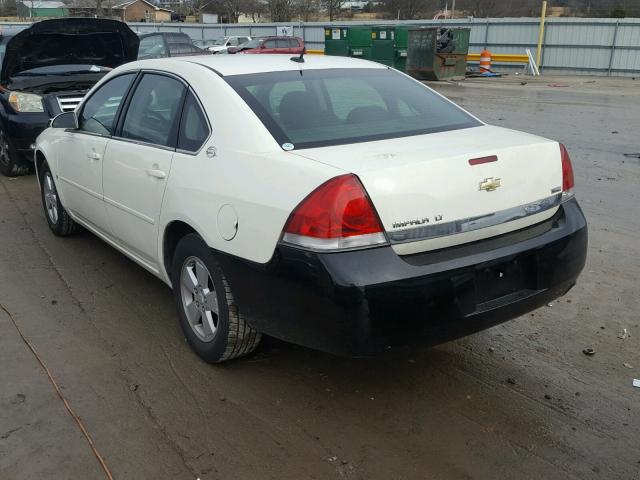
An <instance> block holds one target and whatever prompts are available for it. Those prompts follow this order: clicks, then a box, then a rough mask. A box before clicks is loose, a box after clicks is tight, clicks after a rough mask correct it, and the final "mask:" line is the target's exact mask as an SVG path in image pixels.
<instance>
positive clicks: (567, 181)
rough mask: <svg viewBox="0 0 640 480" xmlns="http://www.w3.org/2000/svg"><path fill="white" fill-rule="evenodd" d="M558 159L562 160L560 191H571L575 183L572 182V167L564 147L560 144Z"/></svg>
mask: <svg viewBox="0 0 640 480" xmlns="http://www.w3.org/2000/svg"><path fill="white" fill-rule="evenodd" d="M560 157H561V159H562V191H563V192H568V191H571V190H573V187H574V185H575V182H574V180H573V166H572V165H571V158H569V152H567V149H566V148H565V146H564V145H562V144H560Z"/></svg>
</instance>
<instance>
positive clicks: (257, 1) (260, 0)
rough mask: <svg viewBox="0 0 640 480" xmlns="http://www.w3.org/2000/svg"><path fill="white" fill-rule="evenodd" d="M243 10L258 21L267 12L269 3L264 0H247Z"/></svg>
mask: <svg viewBox="0 0 640 480" xmlns="http://www.w3.org/2000/svg"><path fill="white" fill-rule="evenodd" d="M242 12H243V13H244V14H245V15H247V16H248V17H251V21H252V22H253V23H258V22H259V21H260V19H261V18H262V17H263V16H264V15H265V14H266V13H267V4H266V2H265V1H264V0H245V1H244V2H243V10H242Z"/></svg>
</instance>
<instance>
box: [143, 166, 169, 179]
mask: <svg viewBox="0 0 640 480" xmlns="http://www.w3.org/2000/svg"><path fill="white" fill-rule="evenodd" d="M147 175H149V176H150V177H154V178H160V179H163V178H167V174H166V173H165V172H163V171H162V170H156V169H155V168H151V169H149V170H147Z"/></svg>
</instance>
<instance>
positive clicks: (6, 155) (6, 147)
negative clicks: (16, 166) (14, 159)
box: [0, 130, 11, 166]
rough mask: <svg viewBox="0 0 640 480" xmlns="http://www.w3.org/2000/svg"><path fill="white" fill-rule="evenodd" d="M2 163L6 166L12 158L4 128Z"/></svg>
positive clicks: (0, 139) (0, 143)
mask: <svg viewBox="0 0 640 480" xmlns="http://www.w3.org/2000/svg"><path fill="white" fill-rule="evenodd" d="M0 163H1V164H2V165H5V166H8V165H9V164H10V163H11V159H10V158H9V144H8V143H7V138H6V137H5V135H4V132H3V131H2V130H0Z"/></svg>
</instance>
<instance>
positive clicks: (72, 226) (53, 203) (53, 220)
mask: <svg viewBox="0 0 640 480" xmlns="http://www.w3.org/2000/svg"><path fill="white" fill-rule="evenodd" d="M39 174H40V198H41V199H42V208H43V209H44V216H45V218H46V219H47V223H48V224H49V228H50V229H51V231H52V232H53V233H54V234H55V235H57V236H59V237H66V236H68V235H73V234H74V233H76V232H78V231H79V230H80V225H78V224H77V223H76V222H74V221H73V219H72V218H71V217H70V216H69V214H68V213H67V211H66V210H65V208H64V206H63V205H62V203H60V197H59V196H58V190H57V189H56V184H55V182H54V181H53V175H52V173H51V170H50V169H49V165H47V163H46V162H45V163H43V164H42V168H41V169H40V172H39Z"/></svg>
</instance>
